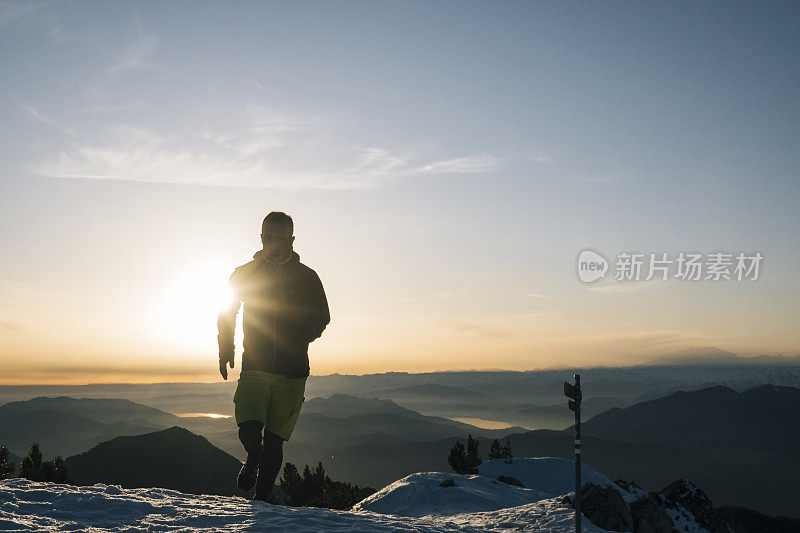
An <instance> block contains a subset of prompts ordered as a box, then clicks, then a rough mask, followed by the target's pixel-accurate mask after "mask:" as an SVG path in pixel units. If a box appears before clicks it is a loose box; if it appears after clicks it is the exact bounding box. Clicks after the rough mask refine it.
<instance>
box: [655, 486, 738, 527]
mask: <svg viewBox="0 0 800 533" xmlns="http://www.w3.org/2000/svg"><path fill="white" fill-rule="evenodd" d="M661 494H663V495H664V496H665V497H666V498H667V499H668V500H670V501H672V502H675V503H678V504H680V505H682V506H683V507H684V508H685V509H686V510H687V511H689V512H690V513H691V514H692V516H694V519H695V521H696V522H697V523H698V524H699V525H700V526H701V527H703V528H705V529H707V530H708V531H709V532H710V533H729V532H730V531H731V528H730V525H729V524H728V521H727V520H726V519H725V518H724V517H723V516H722V515H721V514H720V513H719V512H718V511H717V510H716V509H714V505H713V504H712V503H711V499H709V497H708V496H706V494H705V493H704V492H703V491H702V490H700V489H699V488H698V487H697V485H695V484H694V483H692V482H690V481H686V480H685V479H679V480H678V481H673V482H672V483H670V484H669V485H667V486H666V487H665V488H663V489H662V490H661Z"/></svg>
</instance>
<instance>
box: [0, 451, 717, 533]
mask: <svg viewBox="0 0 800 533" xmlns="http://www.w3.org/2000/svg"><path fill="white" fill-rule="evenodd" d="M573 469H574V463H573V462H572V461H569V460H566V459H558V458H550V457H545V458H522V459H514V460H513V462H511V463H507V462H506V460H505V459H496V460H493V461H487V462H486V463H484V464H482V465H481V467H480V474H479V475H459V474H451V473H445V472H418V473H415V474H411V475H409V476H406V477H404V478H402V479H400V480H398V481H396V482H394V483H392V484H390V485H388V486H386V487H384V488H383V489H381V490H380V491H378V492H376V493H375V494H373V495H371V496H370V497H368V498H366V499H364V500H362V501H361V502H359V503H357V504H356V505H355V506H353V508H352V509H351V510H349V511H337V510H331V509H322V508H316V507H288V506H280V505H270V504H267V503H264V502H258V501H249V500H246V499H244V498H240V497H226V496H214V495H193V494H184V493H182V492H178V491H175V490H170V489H162V488H140V489H123V488H120V487H119V486H116V485H104V484H100V483H98V484H96V485H93V486H83V487H75V486H71V485H59V484H53V483H38V482H33V481H29V480H26V479H19V478H12V479H7V480H3V481H0V530H11V531H25V530H28V531H30V530H43V529H47V530H50V531H93V532H96V531H154V530H155V531H164V530H181V529H183V530H191V531H221V530H224V531H265V530H270V531H272V530H275V531H296V532H310V531H334V532H335V531H387V532H388V531H401V532H402V531H409V532H410V531H417V532H445V531H466V532H472V531H476V532H477V531H508V530H517V531H543V532H544V531H547V532H569V531H574V520H575V514H574V510H573V508H572V507H571V506H570V505H569V504H567V503H562V502H563V501H564V497H565V496H567V495H569V494H571V491H570V489H572V488H573V487H572V484H573V483H574V470H573ZM500 476H505V477H507V478H514V479H515V480H517V481H519V482H521V483H522V484H523V485H524V486H523V487H520V486H517V485H515V484H509V483H504V482H502V481H500V480H498V479H497V478H498V477H500ZM582 479H583V482H584V483H586V482H591V483H594V484H596V485H602V486H606V487H612V488H613V489H614V490H618V491H619V492H620V494H621V495H622V496H623V498H624V499H625V500H626V501H634V500H636V499H638V497H639V495H638V494H633V493H631V492H628V491H627V490H625V489H623V488H621V487H619V486H618V485H616V484H614V483H612V482H611V481H610V480H609V479H608V478H606V477H605V476H603V475H602V474H600V473H599V472H597V471H596V470H594V469H593V468H591V467H589V466H587V465H584V467H583V471H582ZM676 511H677V512H675V513H672V514H675V515H676V516H675V517H674V518H678V516H677V515H683V514H684V512H685V510H684V509H682V508H676ZM582 522H583V529H584V531H586V532H587V533H601V532H605V531H606V530H605V529H602V528H600V527H598V526H596V525H594V524H592V523H591V522H590V521H589V520H588V519H586V518H585V517H582ZM676 523H680V525H681V526H682V527H681V530H683V531H692V532H699V531H702V529H701V528H699V527H698V526H697V524H696V522H694V520H693V519H692V517H691V514H689V513H686V515H685V516H681V517H680V518H679V519H678V520H674V519H673V524H676ZM684 528H685V529H684Z"/></svg>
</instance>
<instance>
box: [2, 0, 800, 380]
mask: <svg viewBox="0 0 800 533" xmlns="http://www.w3.org/2000/svg"><path fill="white" fill-rule="evenodd" d="M575 6H576V5H575V4H569V3H565V4H561V3H559V4H545V3H527V2H514V1H512V2H508V3H504V4H502V5H496V4H492V3H479V2H463V3H457V2H437V3H434V4H430V3H425V2H405V3H400V4H392V3H371V2H364V1H355V0H354V1H352V2H348V3H341V4H315V3H282V2H275V3H268V4H259V3H246V4H235V5H231V4H221V3H219V4H218V3H202V4H198V3H192V2H174V3H167V4H106V3H102V2H86V3H59V2H41V3H29V2H16V1H13V0H6V1H3V2H0V36H2V39H3V42H4V43H6V46H5V47H4V53H3V54H2V58H0V61H2V64H3V67H4V72H6V77H7V79H8V80H11V81H9V82H8V83H6V84H4V85H3V86H2V87H0V102H2V104H0V117H2V120H3V123H4V124H6V127H5V128H3V130H0V141H2V142H0V176H2V180H3V195H0V220H2V223H0V252H2V255H3V262H2V264H0V346H2V348H0V363H2V365H3V369H4V372H3V375H2V376H0V384H19V385H24V384H30V385H43V384H47V383H53V384H64V385H66V384H69V383H77V382H80V383H82V384H100V383H109V384H111V383H119V384H121V383H165V382H166V383H169V382H174V383H186V382H197V383H214V382H221V381H222V380H221V378H220V377H219V373H218V365H217V362H218V359H217V358H218V347H217V340H216V335H217V313H218V312H219V311H220V310H221V309H222V307H223V306H224V305H225V304H226V302H227V301H228V299H229V297H230V294H229V288H228V286H227V281H228V277H229V276H230V274H231V273H232V272H233V270H234V268H235V267H237V266H239V265H242V264H244V263H246V262H249V261H250V260H251V258H252V257H253V255H254V254H255V253H256V252H257V251H258V250H260V249H261V242H260V238H259V232H260V228H261V221H262V220H263V218H264V216H265V215H266V214H267V213H268V212H270V211H273V210H276V211H284V212H286V213H288V214H289V215H291V216H292V217H293V219H294V225H295V236H296V241H295V246H294V250H295V251H297V252H298V254H299V256H300V260H301V261H302V262H303V263H304V264H306V265H308V266H310V267H311V268H313V269H314V270H315V271H316V272H317V273H318V275H319V277H320V278H321V280H322V283H323V286H324V288H325V292H326V294H327V298H328V302H329V305H330V311H331V323H330V325H329V326H328V328H327V329H326V330H325V332H324V333H323V335H322V337H321V338H319V339H317V340H315V341H314V342H313V343H311V344H310V346H309V361H310V368H311V375H312V376H315V375H316V376H324V375H333V374H339V375H369V374H376V373H386V372H393V371H399V372H405V373H430V372H445V371H453V372H458V371H466V370H457V369H465V368H469V369H471V370H474V371H483V370H480V369H482V368H485V367H486V365H487V364H491V365H492V368H498V369H499V368H502V369H504V370H503V371H512V372H525V371H536V370H542V371H546V370H551V369H552V370H558V369H562V368H586V367H590V368H591V367H600V366H605V367H608V366H611V367H618V366H641V365H647V364H648V362H649V361H652V360H653V359H655V358H658V357H660V356H662V355H664V354H673V353H677V352H683V351H685V352H687V353H692V354H696V355H697V357H700V356H702V355H703V351H704V350H712V351H713V352H714V353H717V354H724V353H733V354H736V355H737V356H738V357H744V358H746V357H758V356H761V355H764V354H768V355H770V356H772V357H794V356H796V355H797V354H800V328H798V327H797V323H798V319H800V307H798V305H797V302H798V301H800V279H799V278H798V276H797V265H798V264H800V241H798V240H797V239H796V237H795V236H794V234H793V231H792V229H794V228H797V227H800V211H798V209H797V205H798V200H799V199H800V179H798V178H800V149H798V148H800V146H798V141H797V139H800V121H799V120H798V115H797V113H796V112H795V111H796V109H797V108H798V105H799V102H800V101H799V100H798V99H799V98H800V96H798V92H797V90H796V89H797V87H798V86H800V68H798V66H799V65H800V38H799V37H800V35H799V34H798V28H800V7H799V6H798V5H797V4H795V3H791V2H777V3H774V4H770V5H769V6H762V5H748V4H743V3H734V4H722V5H717V4H713V5H712V4H699V5H697V4H683V3H677V4H676V3H672V4H656V3H648V4H636V5H625V6H621V5H607V4H598V5H581V6H580V8H576V7H575ZM575 35H580V36H581V38H580V39H576V38H574V36H575ZM625 254H642V255H643V256H644V258H645V260H646V261H648V260H649V263H646V264H645V265H643V266H642V276H641V278H640V277H639V273H638V271H637V272H636V278H633V271H627V270H625V269H624V268H622V267H624V259H625ZM650 254H653V255H652V256H651V255H650ZM662 254H664V255H662ZM684 254H686V255H692V254H700V255H701V256H703V258H704V261H705V262H703V263H701V266H702V268H704V269H705V270H703V272H702V274H703V275H702V276H700V277H698V278H697V279H694V278H692V277H690V276H685V277H680V276H679V273H680V265H682V264H683V263H682V262H680V261H681V259H679V258H683V257H684ZM715 254H720V257H719V258H718V259H719V260H720V262H722V257H721V256H722V255H726V256H727V255H730V256H731V258H730V259H731V260H732V261H733V262H732V263H731V264H730V265H728V264H727V263H726V264H725V265H723V266H725V272H726V273H729V274H730V278H729V279H726V278H724V277H723V278H721V279H720V278H719V276H718V275H715V272H717V274H718V273H719V269H720V268H721V265H720V263H715V260H714V256H715ZM739 254H740V255H741V256H742V257H743V259H745V260H746V261H750V262H749V268H745V269H744V270H738V268H739V266H740V265H739V264H738V263H737V262H736V261H737V259H736V258H737V255H739ZM667 257H668V259H666V258H667ZM615 258H616V264H615V265H614V259H615ZM648 258H649V259H648ZM658 258H664V261H666V262H667V263H668V265H669V266H668V269H669V272H667V271H664V272H663V274H664V278H661V277H660V274H661V272H660V271H657V270H654V269H653V267H654V266H655V263H656V261H657V259H658ZM756 258H757V259H756ZM614 266H616V269H615V268H614ZM742 266H743V268H744V267H747V263H746V264H743V265H742ZM648 267H649V274H650V276H646V275H647V274H648ZM715 269H717V270H715ZM598 272H602V274H600V278H598V279H595V278H594V277H592V279H591V280H589V278H586V277H585V276H584V275H591V276H594V275H595V274H597V273H598ZM737 273H738V274H742V273H744V277H743V279H737V277H736V276H737ZM654 274H655V275H654ZM684 274H685V273H684ZM626 275H629V277H626ZM618 276H619V277H618ZM646 277H650V278H653V279H645V278H646ZM740 278H741V276H740ZM245 312H246V310H242V311H240V312H239V315H238V320H237V328H236V336H235V344H236V363H235V368H234V369H233V370H232V373H231V376H230V377H229V378H228V379H229V381H232V380H234V379H235V378H236V376H238V372H239V370H240V369H241V355H242V315H243V314H244V313H245ZM782 354H788V355H782ZM170 380H176V381H170Z"/></svg>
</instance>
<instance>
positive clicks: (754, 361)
mask: <svg viewBox="0 0 800 533" xmlns="http://www.w3.org/2000/svg"><path fill="white" fill-rule="evenodd" d="M792 365H798V366H800V353H798V354H796V355H780V354H778V355H768V354H761V355H757V356H752V357H741V356H737V355H736V354H733V360H729V361H724V360H723V361H720V360H709V359H704V360H699V361H686V360H683V361H674V362H658V361H645V362H641V363H631V364H626V365H599V364H598V365H592V366H581V367H575V366H564V367H561V366H552V367H543V368H529V369H521V370H518V369H508V368H461V369H459V368H456V369H453V368H448V369H441V370H428V371H424V372H410V371H405V370H385V371H383V372H365V373H360V374H354V373H343V372H332V373H330V374H315V373H314V372H311V374H309V378H312V377H315V378H325V377H331V376H340V377H366V376H380V375H385V374H404V375H423V374H455V373H520V374H523V373H537V372H567V373H576V372H581V373H589V372H591V371H592V370H614V369H620V370H622V369H633V368H660V367H671V368H695V367H698V368H701V367H743V368H751V367H762V366H777V367H782V366H792ZM235 371H236V369H234V374H233V375H234V376H235V375H236V372H235ZM582 375H583V377H584V378H586V377H588V376H587V375H586V374H582ZM235 381H236V379H234V378H232V377H229V378H228V380H227V382H228V383H235ZM220 383H225V382H224V381H220V380H218V379H216V380H213V381H91V382H79V383H64V382H49V383H2V382H0V387H84V386H91V385H120V386H122V385H171V384H175V385H210V384H220Z"/></svg>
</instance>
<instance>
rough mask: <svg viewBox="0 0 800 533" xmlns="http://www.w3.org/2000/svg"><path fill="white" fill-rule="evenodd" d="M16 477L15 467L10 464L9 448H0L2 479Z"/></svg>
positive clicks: (0, 473)
mask: <svg viewBox="0 0 800 533" xmlns="http://www.w3.org/2000/svg"><path fill="white" fill-rule="evenodd" d="M10 477H14V465H13V464H12V463H9V462H8V448H6V447H5V446H3V447H0V479H8V478H10Z"/></svg>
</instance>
